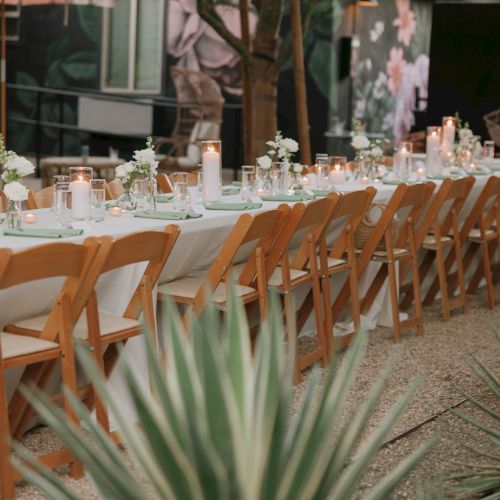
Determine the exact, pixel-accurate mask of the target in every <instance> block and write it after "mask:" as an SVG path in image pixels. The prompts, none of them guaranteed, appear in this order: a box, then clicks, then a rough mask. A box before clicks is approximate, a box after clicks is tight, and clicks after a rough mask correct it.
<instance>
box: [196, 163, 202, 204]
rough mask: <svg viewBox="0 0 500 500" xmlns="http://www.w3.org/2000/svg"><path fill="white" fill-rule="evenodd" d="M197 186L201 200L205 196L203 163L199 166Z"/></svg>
mask: <svg viewBox="0 0 500 500" xmlns="http://www.w3.org/2000/svg"><path fill="white" fill-rule="evenodd" d="M196 186H197V187H198V193H199V196H200V198H201V197H202V196H203V169H202V166H201V163H200V164H199V165H198V170H197V171H196Z"/></svg>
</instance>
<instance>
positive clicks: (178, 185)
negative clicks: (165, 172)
mask: <svg viewBox="0 0 500 500" xmlns="http://www.w3.org/2000/svg"><path fill="white" fill-rule="evenodd" d="M170 179H171V180H172V184H173V188H174V209H175V210H179V211H181V212H185V211H186V210H187V209H188V203H187V187H188V174H187V173H186V172H175V173H173V174H172V175H171V176H170Z"/></svg>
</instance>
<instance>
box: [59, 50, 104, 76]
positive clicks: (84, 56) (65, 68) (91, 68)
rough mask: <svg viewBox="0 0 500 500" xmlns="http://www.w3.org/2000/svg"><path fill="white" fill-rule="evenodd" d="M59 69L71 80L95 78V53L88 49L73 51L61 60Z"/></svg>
mask: <svg viewBox="0 0 500 500" xmlns="http://www.w3.org/2000/svg"><path fill="white" fill-rule="evenodd" d="M61 71H62V72H63V73H64V74H65V75H66V76H67V77H68V78H71V79H72V80H76V81H90V80H95V79H96V78H97V55H96V54H95V53H94V52H90V51H81V52H75V53H74V54H72V55H70V56H69V57H67V58H66V59H64V60H63V61H62V62H61Z"/></svg>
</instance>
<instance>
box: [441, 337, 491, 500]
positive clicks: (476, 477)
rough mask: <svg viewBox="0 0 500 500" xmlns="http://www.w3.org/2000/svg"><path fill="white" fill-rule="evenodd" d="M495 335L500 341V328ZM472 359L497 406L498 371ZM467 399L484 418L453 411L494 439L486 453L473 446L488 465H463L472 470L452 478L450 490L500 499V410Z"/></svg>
mask: <svg viewBox="0 0 500 500" xmlns="http://www.w3.org/2000/svg"><path fill="white" fill-rule="evenodd" d="M495 335H496V337H497V340H498V341H499V342H500V330H498V329H496V330H495ZM473 358H474V361H475V364H473V365H472V366H471V368H472V369H473V371H474V372H475V373H476V375H477V376H478V377H479V378H480V379H481V380H482V381H483V382H484V384H485V385H486V387H487V388H488V389H489V391H490V392H491V395H492V397H493V398H496V400H497V401H496V404H495V405H494V406H496V407H498V403H499V402H500V375H499V374H498V373H496V374H495V373H494V372H493V371H492V370H490V369H489V368H488V367H487V366H486V365H484V363H482V362H481V361H480V360H479V359H478V358H476V357H475V356H473ZM497 368H498V367H497ZM468 399H469V401H470V402H471V403H472V404H473V405H474V406H475V407H476V408H477V409H479V410H480V411H481V412H482V413H483V415H484V417H485V418H484V420H483V419H476V418H474V417H471V416H470V415H468V414H467V413H464V412H462V411H459V410H453V413H454V414H455V415H457V416H459V417H460V418H461V419H463V420H465V421H466V422H468V423H469V424H471V425H473V426H474V427H476V428H477V429H480V430H481V431H483V432H484V433H486V434H487V435H488V436H489V438H490V439H491V441H492V448H490V449H488V451H487V452H485V451H482V450H475V449H472V451H473V452H474V453H475V454H477V456H478V457H480V458H482V459H484V460H486V461H487V462H488V464H486V465H484V464H464V465H466V466H467V467H468V468H469V470H468V471H467V472H465V473H463V474H457V475H454V476H452V477H451V478H450V481H451V489H452V491H453V492H454V493H456V495H457V496H456V497H455V498H471V497H481V498H492V499H493V498H500V413H499V412H498V410H497V409H495V408H492V407H491V406H489V405H487V404H485V403H483V402H481V401H478V400H477V399H475V398H472V397H469V398H468Z"/></svg>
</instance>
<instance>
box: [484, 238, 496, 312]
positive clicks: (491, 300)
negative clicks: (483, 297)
mask: <svg viewBox="0 0 500 500" xmlns="http://www.w3.org/2000/svg"><path fill="white" fill-rule="evenodd" d="M481 249H482V251H483V269H484V277H485V279H486V293H487V295H488V307H489V308H490V309H494V308H495V293H494V292H493V278H492V276H491V263H490V252H489V251H488V242H487V241H483V242H482V243H481Z"/></svg>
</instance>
